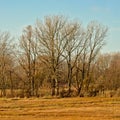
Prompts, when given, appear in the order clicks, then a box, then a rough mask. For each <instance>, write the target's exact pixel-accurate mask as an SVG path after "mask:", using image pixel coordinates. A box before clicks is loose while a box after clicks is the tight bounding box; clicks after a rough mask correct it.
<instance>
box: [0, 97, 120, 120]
mask: <svg viewBox="0 0 120 120" xmlns="http://www.w3.org/2000/svg"><path fill="white" fill-rule="evenodd" d="M119 113H120V98H97V97H93V98H62V99H56V98H49V99H43V98H30V99H6V98H1V99H0V120H80V119H82V120H107V119H109V120H113V119H115V120H119V119H120V115H119Z"/></svg>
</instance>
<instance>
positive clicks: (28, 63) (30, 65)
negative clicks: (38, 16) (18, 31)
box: [19, 26, 39, 96]
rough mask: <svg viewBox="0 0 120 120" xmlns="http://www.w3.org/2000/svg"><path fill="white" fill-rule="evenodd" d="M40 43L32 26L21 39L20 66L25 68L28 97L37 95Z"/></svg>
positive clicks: (24, 32) (26, 29)
mask: <svg viewBox="0 0 120 120" xmlns="http://www.w3.org/2000/svg"><path fill="white" fill-rule="evenodd" d="M38 46H39V45H38V41H37V38H36V37H35V35H34V30H33V28H32V26H27V27H26V28H25V30H24V31H23V34H22V36H21V37H20V51H19V52H20V53H19V64H20V65H21V67H22V68H23V70H24V72H25V74H26V77H27V81H26V85H27V86H26V91H27V94H28V96H34V95H35V75H36V63H37V56H38Z"/></svg>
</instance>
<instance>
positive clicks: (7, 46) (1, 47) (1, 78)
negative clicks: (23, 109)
mask: <svg viewBox="0 0 120 120" xmlns="http://www.w3.org/2000/svg"><path fill="white" fill-rule="evenodd" d="M12 39H13V38H11V36H10V34H9V33H8V32H1V33H0V89H1V96H6V89H7V88H8V79H9V80H10V81H11V94H12V89H13V87H12V86H13V83H12V78H11V74H9V73H10V72H11V71H12V69H13V67H14V63H13V58H12V57H13V56H12V50H13V47H14V46H13V45H12Z"/></svg>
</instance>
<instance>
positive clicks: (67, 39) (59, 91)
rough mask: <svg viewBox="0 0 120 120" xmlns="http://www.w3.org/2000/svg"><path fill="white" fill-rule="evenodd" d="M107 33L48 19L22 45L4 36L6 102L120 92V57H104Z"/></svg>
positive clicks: (1, 79)
mask: <svg viewBox="0 0 120 120" xmlns="http://www.w3.org/2000/svg"><path fill="white" fill-rule="evenodd" d="M107 30H108V29H107V27H106V26H103V25H101V24H99V23H97V22H94V21H92V22H90V23H89V24H88V25H87V27H83V26H82V24H80V23H79V22H76V21H71V20H68V19H66V18H65V17H63V16H47V17H45V18H44V20H37V22H36V24H35V25H34V26H31V25H29V26H27V27H26V28H24V30H23V33H22V35H21V36H20V37H19V39H18V43H16V42H14V41H15V40H14V39H13V38H12V37H11V36H10V34H9V33H8V32H0V90H1V91H0V92H1V93H0V96H1V97H5V96H10V97H32V96H36V97H40V96H45V95H51V96H61V97H68V96H95V95H97V93H98V92H104V91H105V90H117V89H119V86H120V54H119V53H116V54H100V50H101V49H102V47H103V46H104V44H105V37H106V35H107Z"/></svg>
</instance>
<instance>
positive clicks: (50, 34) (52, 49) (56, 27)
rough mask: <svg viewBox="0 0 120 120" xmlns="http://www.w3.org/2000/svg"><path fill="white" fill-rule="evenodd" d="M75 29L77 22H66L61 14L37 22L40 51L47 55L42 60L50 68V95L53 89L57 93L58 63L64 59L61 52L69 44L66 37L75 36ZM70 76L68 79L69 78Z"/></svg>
mask: <svg viewBox="0 0 120 120" xmlns="http://www.w3.org/2000/svg"><path fill="white" fill-rule="evenodd" d="M69 25H70V26H69ZM77 29H78V27H77V24H73V23H71V24H68V23H67V21H66V20H65V19H64V18H63V17H62V16H53V17H46V18H45V21H44V23H42V22H38V23H37V35H38V38H39V41H40V44H41V51H42V53H43V55H45V56H48V57H47V59H44V62H46V64H47V66H48V68H49V70H50V77H51V85H52V95H55V89H56V95H58V94H59V80H58V76H59V70H60V69H59V68H60V65H61V63H62V61H63V60H64V59H65V57H63V53H64V51H65V49H66V48H68V46H69V45H70V44H71V43H69V40H68V39H71V38H70V37H72V39H74V38H75V36H76V35H74V34H77V32H76V30H77ZM73 36H74V37H73ZM68 44H69V45H68ZM68 49H69V48H68ZM70 49H71V48H70ZM66 50H67V49H66ZM64 56H65V55H64ZM70 57H71V55H70ZM69 70H70V69H69ZM69 73H70V72H69ZM70 77H71V76H69V79H71V78H70Z"/></svg>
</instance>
